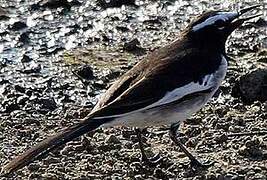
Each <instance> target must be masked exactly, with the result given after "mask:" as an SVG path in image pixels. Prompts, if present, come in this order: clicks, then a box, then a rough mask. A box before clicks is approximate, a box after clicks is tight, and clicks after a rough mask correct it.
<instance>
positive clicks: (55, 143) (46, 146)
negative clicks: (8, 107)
mask: <svg viewBox="0 0 267 180" xmlns="http://www.w3.org/2000/svg"><path fill="white" fill-rule="evenodd" d="M107 121H109V119H97V120H94V119H87V120H86V121H83V122H81V123H79V124H77V125H74V126H71V127H68V128H66V129H65V130H63V131H62V132H59V133H57V134H55V135H53V136H51V137H49V138H47V139H45V140H43V141H41V142H40V143H38V144H37V145H36V146H34V147H32V148H30V149H28V150H27V151H26V152H24V153H23V154H21V155H19V156H17V157H16V158H15V159H13V160H12V161H11V162H9V163H8V164H7V165H6V166H5V167H4V168H3V169H2V172H1V173H0V174H2V175H8V174H10V173H12V172H14V171H16V170H18V169H20V168H22V167H24V166H26V165H28V164H29V163H31V162H32V161H34V160H35V159H37V158H40V157H43V156H44V155H46V154H48V153H49V152H51V151H52V150H53V149H56V148H58V147H59V146H61V145H63V144H65V143H67V142H69V141H71V140H73V139H75V138H77V137H79V136H81V135H83V134H85V133H87V132H90V131H93V130H95V129H96V128H98V127H99V126H101V125H102V124H104V123H105V122H107Z"/></svg>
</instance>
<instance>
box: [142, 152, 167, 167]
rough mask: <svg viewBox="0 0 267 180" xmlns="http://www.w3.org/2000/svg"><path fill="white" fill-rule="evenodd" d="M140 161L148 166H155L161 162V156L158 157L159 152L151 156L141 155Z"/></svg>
mask: <svg viewBox="0 0 267 180" xmlns="http://www.w3.org/2000/svg"><path fill="white" fill-rule="evenodd" d="M141 161H142V162H144V163H145V164H147V165H149V166H156V165H158V164H160V163H161V161H162V157H160V155H159V153H158V154H156V155H155V156H153V157H151V158H148V157H147V156H143V155H142V157H141Z"/></svg>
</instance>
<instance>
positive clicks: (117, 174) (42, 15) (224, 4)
mask: <svg viewBox="0 0 267 180" xmlns="http://www.w3.org/2000/svg"><path fill="white" fill-rule="evenodd" d="M254 4H262V7H261V8H259V10H258V13H262V14H263V15H262V17H260V18H258V19H255V20H254V21H253V22H251V23H248V24H245V25H244V26H242V27H241V28H240V29H239V30H237V31H236V32H235V33H233V35H232V36H231V38H229V41H228V43H227V53H228V55H229V57H230V58H231V60H230V67H229V71H228V74H227V78H226V80H225V81H224V83H223V85H222V87H221V88H220V93H217V94H216V97H215V98H213V100H212V101H211V102H210V103H208V105H207V106H205V108H203V109H202V110H201V111H200V112H199V113H197V114H196V115H195V116H193V117H192V118H191V119H188V120H187V121H186V122H185V123H184V124H183V125H182V127H181V133H180V135H179V136H180V137H181V139H182V141H183V142H184V144H185V145H186V146H187V147H188V148H189V149H190V151H192V152H193V153H194V154H195V155H196V156H197V157H198V159H201V160H203V161H204V160H209V161H215V164H214V166H213V167H210V168H209V169H192V168H191V167H190V166H189V164H188V163H189V160H188V158H187V157H185V155H184V154H183V153H182V152H181V151H180V150H179V148H178V147H176V146H175V145H174V144H173V143H171V140H170V139H169V135H168V129H167V127H157V128H155V127H151V128H148V129H147V130H146V131H145V132H144V138H143V140H144V142H145V144H146V148H147V151H148V152H149V154H151V155H153V154H156V153H157V152H159V153H160V155H161V156H162V157H163V160H162V163H160V164H159V165H157V166H155V167H150V166H148V165H145V164H143V163H142V162H140V160H139V158H140V151H139V148H138V144H137V138H136V136H135V134H134V131H133V130H132V129H129V128H110V129H98V130H96V132H94V133H89V134H87V135H85V136H84V137H83V138H79V139H76V140H75V141H73V142H70V143H68V145H67V146H65V147H62V148H60V149H58V150H57V151H55V152H53V153H51V154H50V155H49V156H48V157H46V158H45V159H43V160H41V161H35V162H34V163H32V164H30V165H29V166H27V167H25V168H23V169H22V170H19V171H18V172H16V173H15V174H12V175H10V176H8V177H0V179H1V180H2V179H148V178H150V179H175V178H176V179H267V113H266V112H267V35H266V32H267V19H266V17H267V12H266V9H267V6H266V5H267V4H266V2H265V3H264V2H263V1H260V0H258V1H242V2H236V1H230V0H227V1H220V0H213V1H196V0H193V1H190V2H187V1H183V0H179V1H167V0H158V1H141V0H136V1H135V0H130V1H121V0H111V1H109V2H108V3H107V2H105V1H103V0H98V1H96V0H92V1H79V0H73V1H67V0H65V1H58V0H56V1H52V0H43V1H28V0H24V1H22V0H21V1H16V2H15V1H3V2H2V3H1V6H2V8H0V21H1V24H0V35H1V36H0V142H1V143H0V165H1V166H2V165H4V164H5V163H6V162H7V161H8V160H10V159H12V158H13V157H14V156H16V155H18V154H19V153H21V152H23V151H24V150H25V149H27V148H29V147H31V146H32V145H34V144H36V142H37V141H41V140H42V139H44V138H45V137H47V136H48V135H50V134H53V133H54V132H57V131H60V129H62V128H64V127H66V126H69V125H72V124H75V123H77V122H78V121H79V119H80V118H82V117H84V116H85V115H86V114H87V113H88V112H90V109H91V108H92V107H93V105H94V104H95V102H96V101H97V98H98V96H99V94H101V93H102V92H103V91H104V90H105V89H106V88H108V87H109V86H110V84H111V83H112V82H113V81H114V80H115V79H116V78H117V77H118V76H120V75H121V74H122V73H124V72H125V71H126V70H128V69H130V68H131V67H132V66H133V65H134V64H135V63H136V62H138V61H139V60H140V59H141V58H142V57H143V56H145V54H147V53H149V52H150V51H153V49H156V48H158V47H160V46H162V45H164V44H166V43H168V42H170V41H172V40H174V39H175V37H176V36H177V35H178V34H179V32H180V31H181V29H182V28H184V27H185V26H186V24H188V22H189V20H190V19H191V18H192V17H193V16H195V15H197V14H200V13H201V12H203V11H205V10H211V9H227V10H228V9H238V8H240V7H245V6H248V5H254ZM255 13H256V12H255Z"/></svg>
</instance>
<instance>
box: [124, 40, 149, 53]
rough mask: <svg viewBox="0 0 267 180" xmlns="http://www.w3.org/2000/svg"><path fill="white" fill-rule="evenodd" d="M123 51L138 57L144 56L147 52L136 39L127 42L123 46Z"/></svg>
mask: <svg viewBox="0 0 267 180" xmlns="http://www.w3.org/2000/svg"><path fill="white" fill-rule="evenodd" d="M123 50H124V51H127V52H130V53H133V54H137V55H142V54H144V53H145V52H146V50H145V49H144V48H142V47H140V42H139V40H138V39H136V38H135V39H133V40H131V41H130V42H126V43H125V44H124V45H123Z"/></svg>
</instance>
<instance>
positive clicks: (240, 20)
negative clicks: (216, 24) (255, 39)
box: [231, 5, 262, 30]
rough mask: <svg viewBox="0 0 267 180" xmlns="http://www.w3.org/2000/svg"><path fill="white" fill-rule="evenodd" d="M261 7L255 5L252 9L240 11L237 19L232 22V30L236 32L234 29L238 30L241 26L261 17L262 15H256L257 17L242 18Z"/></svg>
mask: <svg viewBox="0 0 267 180" xmlns="http://www.w3.org/2000/svg"><path fill="white" fill-rule="evenodd" d="M260 6H261V5H254V6H250V7H247V8H244V9H241V10H239V12H238V13H237V16H236V18H235V19H234V20H233V21H232V22H231V29H232V30H234V29H236V28H238V27H239V26H241V25H242V24H243V23H244V22H245V21H247V20H250V19H253V18H256V17H259V16H261V15H262V14H256V15H252V16H248V17H243V18H242V17H240V16H242V15H243V14H245V13H246V12H249V11H251V10H254V9H256V8H258V7H260Z"/></svg>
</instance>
